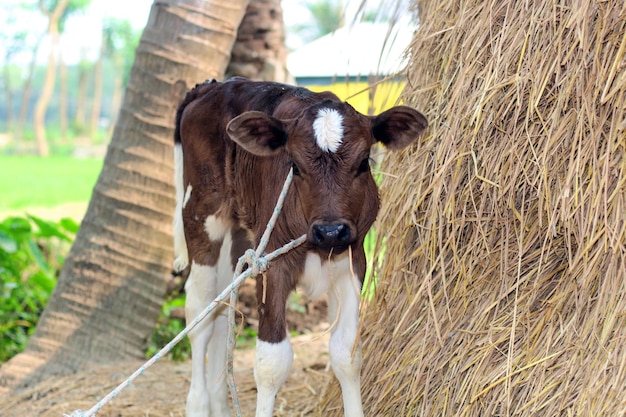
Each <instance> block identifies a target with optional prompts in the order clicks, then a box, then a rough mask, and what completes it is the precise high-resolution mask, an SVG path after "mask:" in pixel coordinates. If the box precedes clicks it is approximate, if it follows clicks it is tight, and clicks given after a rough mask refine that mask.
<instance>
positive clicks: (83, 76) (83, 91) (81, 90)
mask: <svg viewBox="0 0 626 417" xmlns="http://www.w3.org/2000/svg"><path fill="white" fill-rule="evenodd" d="M86 53H87V50H86V49H85V48H82V49H81V51H80V63H79V64H78V95H77V96H76V113H75V114H74V123H73V124H74V130H75V132H76V133H77V134H79V135H80V134H82V133H83V132H84V129H85V114H86V113H85V107H86V105H87V80H88V77H89V74H88V68H89V66H90V65H89V64H88V63H87V58H86V57H85V55H86Z"/></svg>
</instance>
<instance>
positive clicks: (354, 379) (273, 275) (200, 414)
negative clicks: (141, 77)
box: [174, 78, 427, 417]
mask: <svg viewBox="0 0 626 417" xmlns="http://www.w3.org/2000/svg"><path fill="white" fill-rule="evenodd" d="M426 126H427V121H426V118H425V117H424V116H423V115H422V114H421V113H419V112H418V111H416V110H414V109H412V108H410V107H405V106H399V107H394V108H392V109H390V110H387V111H385V112H384V113H381V114H380V115H378V116H374V117H368V116H364V115H362V114H360V113H358V112H357V111H355V110H354V109H353V108H352V107H351V106H350V105H349V104H347V103H345V102H342V101H340V100H339V99H338V98H337V97H336V96H335V95H334V94H332V93H330V92H325V93H313V92H311V91H309V90H307V89H304V88H298V87H293V86H288V85H284V84H278V83H271V82H252V81H248V80H245V79H242V78H234V79H231V80H228V81H226V82H223V83H219V82H215V81H211V82H207V83H204V84H201V85H197V86H196V87H195V88H194V89H192V90H191V91H190V92H189V93H188V94H187V96H186V97H185V99H184V100H183V102H182V104H181V105H180V107H179V109H178V113H177V116H176V133H175V167H176V171H175V185H176V201H177V207H176V213H175V220H174V228H175V233H174V235H175V236H174V239H175V242H174V244H175V251H176V256H177V258H176V260H175V262H174V267H175V269H177V270H182V269H183V268H185V267H186V266H187V265H188V264H189V263H190V262H191V270H190V274H189V278H188V280H187V283H186V286H185V290H186V292H187V303H186V306H185V310H186V315H187V320H188V321H191V320H192V319H193V318H194V317H195V316H196V315H197V314H198V313H199V312H200V311H201V310H203V309H204V308H205V307H206V306H207V305H208V304H209V302H210V301H211V300H213V299H214V298H215V297H216V296H217V294H218V293H219V292H220V291H221V290H223V289H224V288H225V287H226V286H227V285H229V283H231V281H232V278H233V270H234V265H235V264H236V262H237V259H238V258H239V256H241V255H242V254H243V253H244V251H245V250H246V249H247V248H251V247H256V245H257V244H258V243H259V239H260V237H261V235H262V233H263V231H264V229H265V227H266V225H267V221H268V220H269V218H270V216H271V214H272V212H273V210H274V206H275V204H276V201H277V199H278V196H279V193H280V190H281V188H282V184H283V181H284V179H285V178H286V177H287V174H288V172H289V169H290V168H291V167H293V169H294V174H295V176H294V180H293V183H292V185H291V187H290V189H289V191H288V193H287V196H286V200H285V203H284V206H283V209H282V213H281V215H280V216H279V218H278V221H277V223H276V226H275V228H274V231H273V233H272V235H271V238H270V240H269V243H268V246H267V251H268V252H269V251H272V250H274V249H276V248H278V247H280V246H282V245H283V244H285V243H287V242H289V241H291V240H293V239H295V238H297V237H298V236H301V235H303V234H305V233H306V235H307V241H306V243H305V244H303V245H302V246H300V247H298V248H296V249H295V250H292V251H291V252H289V253H287V254H286V255H283V256H281V257H279V258H277V259H275V260H274V261H272V263H271V265H270V268H269V270H268V272H267V273H266V277H265V279H263V278H262V277H261V276H259V277H257V298H258V302H259V333H258V340H257V346H256V362H255V367H254V376H255V379H256V383H257V409H256V415H257V417H261V416H266V417H271V415H272V411H273V407H274V398H275V396H276V393H277V392H278V389H279V388H280V386H281V385H282V384H283V382H284V381H285V379H287V376H288V374H289V370H290V367H291V363H292V358H293V351H292V348H291V344H290V342H289V339H288V338H287V332H286V322H285V308H286V301H287V297H288V296H289V293H290V292H291V291H293V290H294V289H295V288H296V286H297V285H299V286H300V287H301V288H302V289H303V291H304V292H305V293H306V294H307V295H308V296H309V297H311V298H316V297H319V296H321V295H323V294H324V293H327V292H328V303H329V321H330V323H333V327H332V330H331V338H330V347H329V349H330V361H331V365H332V368H333V371H334V373H335V375H336V376H337V378H338V379H339V382H340V384H341V389H342V393H343V402H344V412H345V415H346V416H351V417H353V416H362V415H363V410H362V405H361V392H360V391H361V389H360V369H361V351H360V345H359V339H358V334H357V333H358V328H359V317H358V312H359V297H360V288H361V284H362V281H363V277H364V276H365V266H366V260H365V253H364V251H363V239H364V237H365V234H366V233H367V231H368V230H369V228H370V227H371V225H372V223H373V222H374V220H375V218H376V215H377V212H378V207H379V197H378V190H377V188H376V184H375V182H374V179H373V178H372V174H371V173H370V163H369V156H370V148H371V147H372V145H374V144H375V143H377V142H380V143H382V144H383V145H384V146H386V147H387V148H388V149H392V150H396V149H401V148H404V147H405V146H407V145H409V144H410V143H411V142H412V141H413V140H414V139H416V138H417V137H418V136H419V135H420V133H422V131H423V130H424V129H425V128H426ZM348 248H351V250H348ZM350 254H351V256H350ZM264 285H266V288H263V286H264ZM189 338H190V340H191V347H192V376H191V387H190V390H189V394H188V397H187V416H188V417H207V416H212V417H215V416H219V417H224V416H229V415H230V414H229V409H228V404H227V388H226V382H225V362H226V340H227V319H226V312H225V308H222V309H221V310H219V311H217V312H216V313H215V314H213V315H212V316H209V317H207V319H205V320H204V321H203V322H202V323H200V325H199V326H198V327H197V328H195V329H194V330H193V331H192V332H191V333H190V335H189ZM207 353H208V359H209V361H208V364H207V363H206V362H205V357H206V356H207Z"/></svg>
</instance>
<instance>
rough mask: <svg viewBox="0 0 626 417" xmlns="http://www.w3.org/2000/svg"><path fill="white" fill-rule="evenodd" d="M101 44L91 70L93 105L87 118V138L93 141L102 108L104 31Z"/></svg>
mask: <svg viewBox="0 0 626 417" xmlns="http://www.w3.org/2000/svg"><path fill="white" fill-rule="evenodd" d="M101 42H102V46H101V47H100V55H99V56H98V60H97V61H96V64H95V66H94V72H93V74H94V75H93V101H92V102H93V105H92V106H91V118H90V119H89V120H90V121H89V138H90V139H91V140H92V141H93V139H94V135H95V134H96V132H98V125H99V123H100V109H101V108H102V65H103V61H104V49H105V46H104V42H105V39H104V32H103V33H102V39H101Z"/></svg>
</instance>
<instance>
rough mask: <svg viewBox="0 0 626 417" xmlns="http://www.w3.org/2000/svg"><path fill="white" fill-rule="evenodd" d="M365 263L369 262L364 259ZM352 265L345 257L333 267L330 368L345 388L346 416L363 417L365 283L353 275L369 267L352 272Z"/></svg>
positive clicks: (338, 258)
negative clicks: (362, 311) (362, 304)
mask: <svg viewBox="0 0 626 417" xmlns="http://www.w3.org/2000/svg"><path fill="white" fill-rule="evenodd" d="M358 255H359V254H358V253H357V254H355V257H356V258H359V257H358ZM362 259H363V260H364V259H365V256H364V255H362ZM350 262H352V260H351V259H350V257H349V256H348V255H347V254H342V255H339V256H337V257H336V258H335V259H334V260H332V261H330V263H329V264H330V265H329V267H330V268H331V270H330V271H329V272H330V274H331V288H330V291H329V293H328V320H329V322H330V323H331V324H332V325H333V327H332V329H331V336H330V346H329V353H330V364H331V366H332V368H333V372H334V373H335V376H336V377H337V379H338V380H339V384H340V385H341V394H342V397H343V409H344V415H345V416H346V417H362V416H363V405H362V402H361V362H362V360H361V343H360V340H359V334H358V332H359V302H360V299H361V296H360V294H361V280H360V279H358V278H357V276H356V275H353V272H352V271H353V270H364V268H365V266H364V265H363V266H360V267H359V268H358V269H357V268H350ZM357 262H358V261H357ZM362 263H363V264H364V262H362Z"/></svg>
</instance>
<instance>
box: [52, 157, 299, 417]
mask: <svg viewBox="0 0 626 417" xmlns="http://www.w3.org/2000/svg"><path fill="white" fill-rule="evenodd" d="M292 179H293V169H292V170H290V171H289V175H288V176H287V179H286V180H285V184H284V185H283V189H282V191H281V193H280V196H279V198H278V201H277V203H276V207H275V208H274V213H273V214H272V217H271V218H270V221H269V222H268V223H267V228H266V229H265V233H263V236H262V237H261V241H260V242H259V246H258V247H257V249H256V251H253V250H251V249H250V250H248V251H246V253H245V254H244V255H243V256H242V257H241V258H239V261H238V262H237V269H236V271H235V275H234V278H233V282H232V283H231V284H230V285H229V286H228V287H226V288H225V289H224V290H223V291H222V292H221V293H220V294H219V295H218V296H217V298H215V300H213V301H212V302H211V303H210V304H209V305H208V306H207V307H206V308H205V309H204V310H203V311H202V312H201V313H200V314H198V316H197V317H196V318H195V319H193V321H192V322H191V323H189V324H188V325H187V327H185V328H184V329H183V330H182V331H181V332H180V333H178V334H177V335H176V337H174V338H173V339H172V340H171V341H170V342H169V343H168V344H167V345H165V346H164V347H163V348H162V349H161V350H160V351H158V352H157V353H155V355H154V356H153V357H152V358H150V360H148V361H147V362H146V363H144V364H143V365H141V366H140V367H139V368H138V369H137V370H136V371H135V372H133V373H132V375H131V376H129V377H128V378H127V379H126V380H125V381H124V382H122V383H121V384H119V385H118V386H117V387H116V388H115V389H113V391H111V392H110V393H109V394H107V396H105V397H104V398H103V399H101V400H100V401H98V403H97V404H96V405H94V406H93V407H92V408H90V409H89V410H88V411H82V410H75V411H74V412H72V414H69V415H68V414H63V416H64V417H91V416H93V415H95V414H96V413H97V412H98V411H100V409H102V407H104V406H105V405H106V404H108V403H109V402H110V401H111V400H113V399H114V398H115V397H116V396H117V395H118V394H119V393H120V392H122V391H123V390H124V389H126V388H127V387H128V386H129V385H130V384H131V383H132V382H133V381H134V380H135V379H137V377H139V376H140V375H143V374H144V373H145V372H146V370H147V369H148V368H150V367H151V366H152V365H154V364H155V363H157V362H158V361H159V359H161V358H162V357H164V356H166V355H167V354H168V353H169V352H170V351H171V350H172V348H173V347H174V346H176V344H178V342H180V341H181V340H182V339H183V338H184V337H185V336H187V334H188V333H189V332H190V331H191V330H192V329H193V328H194V327H196V326H197V325H198V324H199V323H200V322H201V321H202V320H203V319H204V318H205V317H206V316H208V315H209V314H210V313H211V312H212V311H213V310H214V309H215V308H217V307H218V306H220V305H221V303H222V302H223V301H224V300H225V299H226V297H228V296H229V295H230V306H229V309H228V310H229V311H228V318H229V326H230V331H229V335H228V365H227V366H228V385H229V388H230V390H231V396H232V400H233V405H234V406H235V412H236V413H237V417H240V416H241V409H240V405H239V398H238V396H237V387H236V385H235V379H234V372H233V351H234V349H235V338H234V317H235V315H234V311H235V304H234V301H235V302H236V300H237V298H236V297H237V294H236V291H237V288H238V287H239V286H240V285H241V283H242V282H243V281H244V280H245V279H246V278H248V277H250V276H253V274H254V275H258V274H260V273H263V272H265V271H266V270H267V268H268V267H269V263H270V261H272V260H273V259H274V258H277V257H278V256H280V255H283V254H285V253H287V252H289V251H290V250H292V249H294V248H296V247H298V246H299V245H301V244H302V243H304V241H305V240H306V235H302V236H300V237H299V238H297V239H295V240H292V241H291V242H289V243H287V244H286V245H284V246H282V247H280V248H278V249H276V250H275V251H273V252H271V253H269V254H266V255H264V256H261V254H262V253H263V251H265V247H266V246H267V243H268V241H269V236H270V234H271V233H272V230H273V229H274V225H275V224H276V219H277V218H278V215H279V214H280V211H281V209H282V205H283V202H284V201H285V197H286V195H287V190H288V189H289V185H290V184H291V180H292ZM245 264H248V265H249V267H248V269H246V270H245V271H244V272H243V273H241V269H243V265H245ZM233 300H234V301H233ZM231 315H232V322H231ZM231 339H232V340H231Z"/></svg>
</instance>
